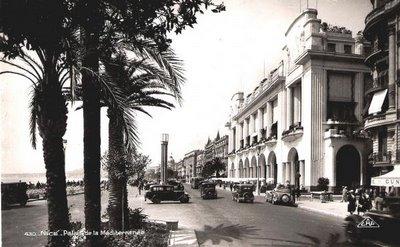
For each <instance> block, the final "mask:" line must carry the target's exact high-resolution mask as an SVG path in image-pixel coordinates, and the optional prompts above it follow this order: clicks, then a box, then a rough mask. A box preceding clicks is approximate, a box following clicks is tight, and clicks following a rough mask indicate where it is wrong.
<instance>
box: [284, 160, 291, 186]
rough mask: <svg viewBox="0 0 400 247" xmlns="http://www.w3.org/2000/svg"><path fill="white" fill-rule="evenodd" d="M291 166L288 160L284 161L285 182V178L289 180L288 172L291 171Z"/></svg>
mask: <svg viewBox="0 0 400 247" xmlns="http://www.w3.org/2000/svg"><path fill="white" fill-rule="evenodd" d="M290 170H291V167H290V162H286V176H285V177H286V178H285V181H284V182H285V183H286V180H289V181H290V173H291V171H290Z"/></svg>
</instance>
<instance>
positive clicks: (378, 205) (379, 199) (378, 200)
mask: <svg viewBox="0 0 400 247" xmlns="http://www.w3.org/2000/svg"><path fill="white" fill-rule="evenodd" d="M384 199H385V192H384V191H381V193H380V194H379V195H377V196H376V197H375V200H374V204H375V210H377V211H382V210H383V203H384Z"/></svg>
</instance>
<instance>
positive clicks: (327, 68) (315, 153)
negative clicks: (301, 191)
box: [227, 9, 370, 189]
mask: <svg viewBox="0 0 400 247" xmlns="http://www.w3.org/2000/svg"><path fill="white" fill-rule="evenodd" d="M361 36H362V35H361V34H359V35H358V37H356V38H353V37H352V33H351V31H349V30H347V29H346V28H344V27H336V26H330V25H328V24H326V23H321V20H320V19H318V18H317V10H315V9H306V10H305V11H303V12H302V13H301V14H300V15H299V16H298V17H297V18H296V19H295V20H294V21H293V23H292V24H291V25H290V26H289V28H288V29H287V31H286V34H285V38H286V42H285V46H284V47H283V49H282V60H281V61H280V63H279V64H278V66H277V67H276V68H275V69H274V70H272V71H271V72H270V73H269V75H268V77H267V78H265V79H263V80H262V81H261V82H260V83H259V85H257V87H256V88H255V89H254V90H253V91H252V92H251V93H249V94H247V96H246V97H244V94H243V93H241V92H239V93H237V94H235V95H234V97H232V105H233V106H232V110H233V111H232V114H231V118H230V120H229V122H228V123H227V127H228V128H229V158H228V176H229V177H234V178H256V177H258V178H264V179H266V180H267V181H271V182H274V183H276V182H278V183H285V182H286V181H289V182H290V183H291V184H295V185H298V186H301V187H304V188H306V189H314V187H315V186H317V181H318V178H320V177H325V178H328V179H329V181H330V184H329V186H330V187H341V186H343V185H359V184H364V183H366V174H367V173H366V166H367V161H368V153H369V150H368V141H367V139H366V138H365V137H364V136H363V135H362V134H360V130H361V129H362V121H363V119H362V113H363V109H364V97H363V91H364V89H363V86H364V82H365V81H369V80H370V76H369V74H370V73H369V69H368V67H367V66H365V65H364V58H365V57H364V52H365V47H367V46H368V43H367V42H364V40H363V39H362V38H361Z"/></svg>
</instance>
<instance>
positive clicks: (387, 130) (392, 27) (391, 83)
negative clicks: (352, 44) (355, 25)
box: [364, 0, 400, 194]
mask: <svg viewBox="0 0 400 247" xmlns="http://www.w3.org/2000/svg"><path fill="white" fill-rule="evenodd" d="M371 3H372V5H373V10H372V11H371V12H370V13H369V14H368V15H367V16H366V18H365V29H364V37H365V38H366V39H367V40H368V41H370V42H371V44H372V51H371V54H370V55H369V56H367V58H366V60H365V62H366V64H367V65H368V66H369V67H370V69H371V75H372V79H371V80H370V81H369V82H368V84H366V85H365V94H364V96H365V101H366V102H367V106H368V111H366V114H365V115H366V118H365V122H364V130H365V131H366V132H367V133H368V135H369V136H370V138H371V139H372V141H373V148H372V149H373V152H372V155H371V163H372V165H373V169H372V172H371V173H372V174H373V175H374V176H377V175H382V174H385V173H388V172H390V171H392V170H393V169H396V170H399V167H398V165H399V164H400V131H399V122H398V119H399V104H400V93H399V85H400V1H399V0H371ZM399 175H400V174H398V175H397V183H399V179H398V177H399ZM385 181H386V182H388V184H387V186H392V185H393V184H391V181H395V180H385ZM395 186H398V184H397V185H395ZM397 194H399V190H398V189H397Z"/></svg>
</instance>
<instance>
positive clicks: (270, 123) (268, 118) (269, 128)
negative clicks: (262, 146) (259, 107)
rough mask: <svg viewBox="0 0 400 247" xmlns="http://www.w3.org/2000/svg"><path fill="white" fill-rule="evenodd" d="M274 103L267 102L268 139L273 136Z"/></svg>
mask: <svg viewBox="0 0 400 247" xmlns="http://www.w3.org/2000/svg"><path fill="white" fill-rule="evenodd" d="M272 114H273V112H272V102H271V101H268V102H267V122H266V125H265V126H266V129H267V134H266V135H267V137H268V136H269V135H270V134H271V126H272Z"/></svg>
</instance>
